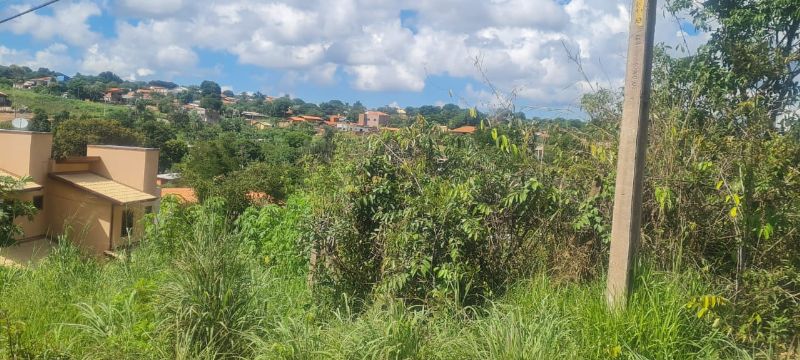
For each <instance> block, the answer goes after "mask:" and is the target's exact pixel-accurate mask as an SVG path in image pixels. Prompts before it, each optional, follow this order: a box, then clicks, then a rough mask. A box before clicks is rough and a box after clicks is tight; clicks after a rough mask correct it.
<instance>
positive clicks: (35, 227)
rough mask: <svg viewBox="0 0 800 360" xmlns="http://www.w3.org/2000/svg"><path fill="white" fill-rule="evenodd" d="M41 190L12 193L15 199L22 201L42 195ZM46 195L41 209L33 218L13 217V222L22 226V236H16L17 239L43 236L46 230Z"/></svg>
mask: <svg viewBox="0 0 800 360" xmlns="http://www.w3.org/2000/svg"><path fill="white" fill-rule="evenodd" d="M43 194H44V192H43V191H42V190H36V191H25V192H19V193H16V194H14V196H15V197H16V198H17V199H20V200H23V201H33V197H34V196H37V195H43ZM47 209H48V204H47V197H45V198H44V208H43V209H42V211H39V212H37V213H36V215H34V216H33V220H28V218H27V217H19V218H16V219H14V224H16V225H19V226H20V227H21V228H22V236H17V240H23V239H30V238H36V237H41V236H44V235H45V234H46V232H47V215H46V214H47V213H46V211H47Z"/></svg>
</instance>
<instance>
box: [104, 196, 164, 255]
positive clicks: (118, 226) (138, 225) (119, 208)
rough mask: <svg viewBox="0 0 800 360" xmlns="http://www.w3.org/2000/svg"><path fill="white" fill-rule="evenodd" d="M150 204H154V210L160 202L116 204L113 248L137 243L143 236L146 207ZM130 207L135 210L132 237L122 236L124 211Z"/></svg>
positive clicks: (112, 237)
mask: <svg viewBox="0 0 800 360" xmlns="http://www.w3.org/2000/svg"><path fill="white" fill-rule="evenodd" d="M148 206H152V209H153V211H156V207H157V206H158V203H157V202H155V201H154V202H149V203H137V204H130V205H114V226H113V228H112V229H111V239H112V244H113V248H112V249H115V248H117V247H120V246H125V245H128V244H130V243H132V242H133V243H135V242H137V241H138V240H139V239H140V238H141V236H142V234H144V225H145V223H144V215H145V213H146V211H145V208H146V207H148ZM128 209H130V210H132V211H133V223H134V226H133V232H132V234H131V237H130V239H129V238H128V237H126V236H122V212H123V211H124V210H128Z"/></svg>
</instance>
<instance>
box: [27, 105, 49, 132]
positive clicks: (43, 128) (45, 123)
mask: <svg viewBox="0 0 800 360" xmlns="http://www.w3.org/2000/svg"><path fill="white" fill-rule="evenodd" d="M28 130H30V131H40V132H50V119H49V118H48V117H47V112H45V111H44V110H42V109H36V110H34V111H33V118H32V119H31V122H30V124H28Z"/></svg>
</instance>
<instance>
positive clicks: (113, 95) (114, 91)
mask: <svg viewBox="0 0 800 360" xmlns="http://www.w3.org/2000/svg"><path fill="white" fill-rule="evenodd" d="M123 93H125V90H123V89H120V88H110V89H108V90H106V93H105V94H104V95H103V101H105V102H107V103H120V102H122V101H123V98H122V96H123Z"/></svg>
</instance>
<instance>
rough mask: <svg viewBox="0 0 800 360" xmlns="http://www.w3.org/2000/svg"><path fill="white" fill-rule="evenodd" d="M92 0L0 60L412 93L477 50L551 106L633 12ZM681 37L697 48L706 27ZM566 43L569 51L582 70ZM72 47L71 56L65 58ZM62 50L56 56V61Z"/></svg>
mask: <svg viewBox="0 0 800 360" xmlns="http://www.w3.org/2000/svg"><path fill="white" fill-rule="evenodd" d="M95 1H97V2H91V1H89V0H66V1H64V2H62V3H61V4H60V5H58V6H54V8H53V9H54V10H53V11H54V12H53V15H51V16H50V15H28V16H25V17H23V18H20V19H19V20H20V21H16V22H14V23H12V24H11V26H10V29H11V30H12V31H13V32H15V33H17V34H22V33H25V34H31V35H32V36H34V37H35V38H37V39H42V40H48V41H51V42H52V41H57V42H58V43H62V42H63V43H65V44H67V45H69V46H71V47H72V48H71V49H70V50H72V51H67V50H65V49H63V48H61V47H56V48H53V47H50V48H47V49H44V50H42V51H40V53H41V54H39V53H37V54H29V53H25V52H19V51H16V50H13V49H8V48H2V47H0V60H2V61H3V62H9V61H12V60H14V59H22V60H25V61H27V62H25V63H29V62H41V63H43V64H44V63H47V64H55V65H61V66H69V64H72V66H73V67H74V68H76V69H78V70H80V71H86V72H100V71H105V70H111V71H114V72H117V73H119V74H120V75H121V76H125V77H129V78H147V77H160V78H164V79H165V80H169V79H170V78H171V77H175V76H178V75H188V74H190V73H195V74H196V73H207V74H213V73H214V71H218V70H219V69H216V70H215V69H201V68H199V65H198V64H199V63H200V61H199V56H198V51H200V50H210V51H214V52H218V53H227V54H231V55H233V56H235V57H236V58H237V60H238V61H239V63H242V64H250V65H255V66H258V67H262V68H265V69H278V70H280V71H282V74H283V77H282V79H281V82H280V84H277V83H276V84H264V85H263V88H264V89H267V88H270V89H273V90H274V91H275V92H281V91H293V92H299V93H302V91H299V90H300V89H298V88H296V87H298V86H305V85H306V84H314V85H319V86H332V85H337V86H347V85H349V86H351V87H352V88H354V89H357V90H362V91H390V90H392V91H397V90H399V91H422V90H423V89H424V88H425V86H426V80H427V79H428V78H429V76H431V75H437V76H454V77H464V78H468V79H472V80H473V82H481V81H482V80H483V75H482V74H481V72H480V71H478V69H476V67H475V66H474V62H475V59H479V60H480V62H479V63H480V64H481V70H482V71H483V73H485V74H486V76H487V77H488V78H489V79H490V80H491V81H492V82H493V84H494V85H496V86H497V87H498V88H500V89H502V90H505V91H512V90H515V91H516V92H517V95H518V96H519V98H520V99H523V100H525V101H526V102H529V103H535V104H538V105H544V106H559V105H568V104H574V103H576V102H577V100H578V99H579V98H580V95H581V94H582V93H584V92H585V91H587V89H588V88H590V85H592V86H594V84H597V83H600V84H602V85H605V86H621V85H622V79H623V77H624V65H625V54H626V44H627V36H626V33H627V29H628V21H629V19H630V12H629V6H630V2H629V1H628V0H608V1H594V0H571V1H569V2H568V3H567V4H565V5H561V4H559V3H558V2H556V1H555V0H469V1H464V0H438V1H420V2H413V3H410V2H407V1H400V0H302V1H301V0H296V1H291V0H273V1H269V2H265V1H259V0H228V1H225V2H218V1H214V0H192V1H189V0H118V1H116V2H108V3H107V2H105V1H104V0H95ZM98 4H105V5H102V6H100V5H98ZM101 9H106V10H107V11H108V13H109V14H110V15H111V16H116V17H117V20H118V21H117V23H116V29H115V30H116V31H115V34H114V35H113V37H112V36H108V35H107V36H106V37H102V36H100V34H97V33H94V32H92V31H91V30H90V27H89V25H88V19H89V18H90V17H92V16H96V15H99V14H100V12H101V11H102V10H101ZM401 10H411V13H412V14H415V17H414V19H411V20H410V22H411V23H413V24H414V30H413V31H412V30H411V29H408V28H406V27H403V25H402V24H401V19H400V12H401ZM659 14H662V12H661V11H659ZM64 29H70V31H64ZM678 31H679V28H678V26H677V24H675V21H674V19H672V18H665V17H663V16H661V15H659V17H658V21H657V37H656V39H657V41H663V42H666V43H668V44H670V45H675V44H678V43H682V42H683V40H682V36H681V35H685V34H683V33H678ZM686 39H687V43H688V45H689V47H690V48H696V47H697V46H698V45H699V44H701V43H703V42H704V41H706V40H707V35H705V34H701V35H699V36H687V38H686ZM565 47H566V48H567V49H569V51H570V52H573V53H574V54H576V55H579V58H580V61H581V63H582V66H583V69H584V71H585V73H586V76H588V77H589V82H586V80H585V79H584V76H583V74H581V73H580V72H579V71H578V66H577V65H576V64H574V63H572V62H571V61H570V59H569V58H568V57H567V51H566V50H565ZM15 51H16V52H15ZM70 52H72V53H74V54H79V56H77V57H78V59H76V60H74V61H73V60H70V59H69V53H70ZM60 56H63V57H64V58H65V59H67V60H64V63H63V64H59V63H58V61H57V60H58V58H59V57H60ZM7 59H8V60H7ZM55 65H54V66H55ZM276 85H280V86H286V87H288V89H274V88H272V87H273V86H276ZM464 97H467V98H470V97H471V98H472V100H473V101H476V102H479V101H489V100H491V98H492V96H491V94H488V96H487V93H485V91H482V90H477V89H473V88H467V89H464Z"/></svg>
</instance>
